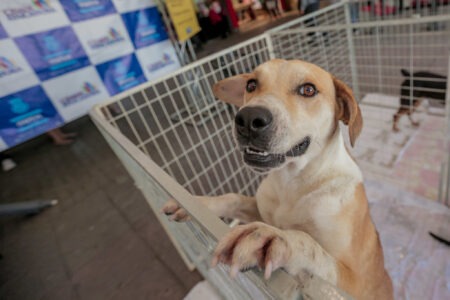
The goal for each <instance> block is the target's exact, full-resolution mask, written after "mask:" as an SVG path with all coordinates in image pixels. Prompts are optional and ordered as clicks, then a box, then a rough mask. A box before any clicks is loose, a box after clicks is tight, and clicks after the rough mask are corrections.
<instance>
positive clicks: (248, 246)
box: [211, 222, 291, 279]
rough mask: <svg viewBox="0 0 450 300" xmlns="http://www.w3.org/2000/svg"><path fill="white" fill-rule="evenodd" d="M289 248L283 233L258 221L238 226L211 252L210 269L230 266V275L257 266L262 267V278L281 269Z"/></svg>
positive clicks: (234, 275)
mask: <svg viewBox="0 0 450 300" xmlns="http://www.w3.org/2000/svg"><path fill="white" fill-rule="evenodd" d="M290 255H291V253H290V249H289V247H288V244H287V241H286V239H285V237H284V234H283V231H281V230H280V229H278V228H275V227H272V226H269V225H267V224H264V223H261V222H254V223H250V224H247V225H239V226H236V227H235V228H233V229H232V230H231V231H230V232H229V233H228V234H227V235H226V236H225V237H224V238H223V239H222V240H220V241H219V243H218V245H217V247H216V250H215V251H214V255H213V259H212V263H211V264H212V266H213V267H214V266H216V265H217V264H218V263H224V264H227V265H230V266H231V268H230V276H231V277H233V278H235V277H236V276H237V273H238V272H239V271H244V270H247V269H249V268H252V267H255V266H258V267H259V268H260V269H262V268H264V269H265V271H264V277H265V278H266V279H269V278H270V275H271V274H272V272H273V271H275V270H276V269H278V268H280V267H283V266H284V265H285V263H286V262H287V260H288V258H289V257H290Z"/></svg>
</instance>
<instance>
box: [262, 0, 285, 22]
mask: <svg viewBox="0 0 450 300" xmlns="http://www.w3.org/2000/svg"><path fill="white" fill-rule="evenodd" d="M264 8H265V9H266V11H267V12H268V14H269V16H270V17H271V18H272V17H274V18H276V17H278V16H281V13H280V11H279V10H278V0H265V1H264Z"/></svg>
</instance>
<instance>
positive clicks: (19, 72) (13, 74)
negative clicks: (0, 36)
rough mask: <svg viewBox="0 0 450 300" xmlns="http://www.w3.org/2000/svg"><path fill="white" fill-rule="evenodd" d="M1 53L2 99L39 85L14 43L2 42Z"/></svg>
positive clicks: (9, 40) (10, 41)
mask: <svg viewBox="0 0 450 300" xmlns="http://www.w3.org/2000/svg"><path fill="white" fill-rule="evenodd" d="M0 53H1V54H0V97H2V96H5V95H8V94H11V93H14V92H17V91H21V90H23V89H26V88H29V87H31V86H34V85H37V84H39V79H38V78H37V76H36V75H35V74H34V71H33V70H32V69H31V67H30V65H29V64H28V62H27V60H26V59H25V57H23V55H22V53H21V52H20V50H19V48H18V47H17V45H16V44H14V41H12V40H11V39H6V40H0Z"/></svg>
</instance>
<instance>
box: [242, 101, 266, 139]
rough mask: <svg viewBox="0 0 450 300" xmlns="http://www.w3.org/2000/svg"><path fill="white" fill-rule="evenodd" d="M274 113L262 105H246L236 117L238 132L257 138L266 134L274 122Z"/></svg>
mask: <svg viewBox="0 0 450 300" xmlns="http://www.w3.org/2000/svg"><path fill="white" fill-rule="evenodd" d="M272 119H273V117H272V113H271V112H270V111H269V110H268V109H266V108H264V107H260V106H253V107H244V108H243V109H241V110H240V111H239V112H238V113H237V114H236V117H235V119H234V122H235V123H236V130H237V132H238V134H240V135H242V136H245V137H254V138H256V137H257V136H259V135H260V134H264V133H265V132H266V131H267V130H268V129H269V128H270V125H271V124H272Z"/></svg>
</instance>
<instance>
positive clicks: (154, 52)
mask: <svg viewBox="0 0 450 300" xmlns="http://www.w3.org/2000/svg"><path fill="white" fill-rule="evenodd" d="M136 56H137V58H138V60H139V62H140V63H141V66H142V68H143V69H144V73H145V76H146V77H147V79H148V80H154V79H158V78H160V77H162V76H164V75H167V74H169V73H170V72H173V71H175V70H176V69H178V68H179V67H180V64H179V62H178V59H177V55H176V53H175V50H174V48H173V46H172V43H171V42H170V41H168V40H167V41H164V42H161V43H158V44H156V45H153V46H150V47H147V48H143V49H139V50H137V51H136Z"/></svg>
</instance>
